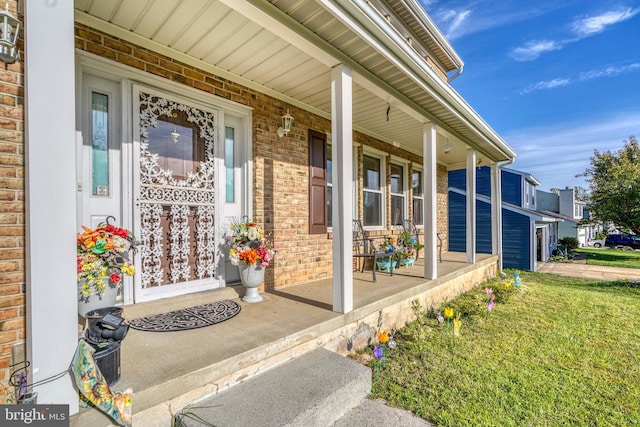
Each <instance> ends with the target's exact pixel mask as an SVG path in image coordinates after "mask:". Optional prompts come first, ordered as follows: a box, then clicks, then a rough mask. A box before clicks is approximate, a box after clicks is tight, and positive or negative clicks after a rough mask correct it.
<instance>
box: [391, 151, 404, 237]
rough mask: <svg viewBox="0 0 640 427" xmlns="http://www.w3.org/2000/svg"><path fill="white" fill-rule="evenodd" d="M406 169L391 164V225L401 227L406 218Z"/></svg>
mask: <svg viewBox="0 0 640 427" xmlns="http://www.w3.org/2000/svg"><path fill="white" fill-rule="evenodd" d="M404 182H405V177H404V167H403V166H402V165H398V164H395V163H391V225H392V226H401V225H402V220H404V219H405V218H406V212H405V209H406V208H405V206H406V205H407V204H406V197H405V194H404V191H405V187H406V186H405V183H404Z"/></svg>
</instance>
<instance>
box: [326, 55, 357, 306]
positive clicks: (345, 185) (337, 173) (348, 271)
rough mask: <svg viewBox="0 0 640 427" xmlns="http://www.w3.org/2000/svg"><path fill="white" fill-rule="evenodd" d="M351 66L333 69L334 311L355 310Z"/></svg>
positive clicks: (340, 66)
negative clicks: (352, 261)
mask: <svg viewBox="0 0 640 427" xmlns="http://www.w3.org/2000/svg"><path fill="white" fill-rule="evenodd" d="M352 85H353V81H352V77H351V69H350V68H349V67H347V66H346V65H344V64H339V65H337V66H335V67H334V68H333V69H332V70H331V138H332V139H331V154H332V157H333V177H332V179H333V211H332V214H333V311H336V312H338V313H348V312H350V311H352V310H353V268H352V263H351V259H352V256H353V244H352V239H353V231H352V230H353V222H352V220H353V214H352V207H353V195H352V185H353V184H352V182H351V180H352V178H351V177H352V176H353V154H352V153H353V151H352V150H353V149H352V141H353V125H352V120H353V117H352V97H353V95H352Z"/></svg>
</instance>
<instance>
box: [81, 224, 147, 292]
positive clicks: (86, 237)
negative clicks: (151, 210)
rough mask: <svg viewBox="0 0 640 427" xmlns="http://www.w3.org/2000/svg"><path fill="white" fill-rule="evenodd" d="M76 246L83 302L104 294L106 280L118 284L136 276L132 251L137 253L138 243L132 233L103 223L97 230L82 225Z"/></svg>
mask: <svg viewBox="0 0 640 427" xmlns="http://www.w3.org/2000/svg"><path fill="white" fill-rule="evenodd" d="M76 243H77V256H76V261H77V273H78V281H79V282H80V283H81V284H82V288H81V289H80V296H79V297H80V299H83V300H87V299H88V298H89V296H90V295H102V294H103V293H104V289H105V281H104V280H103V279H104V278H105V277H108V278H109V280H110V281H111V282H112V283H113V284H115V285H117V284H119V283H120V282H121V281H122V276H123V275H125V276H133V275H134V274H135V268H134V266H133V264H131V262H130V261H129V252H131V251H135V249H136V245H137V241H136V239H135V237H134V235H133V233H132V232H130V231H129V230H127V229H125V228H121V227H116V226H114V225H110V224H104V223H102V224H98V227H97V228H94V229H91V228H88V227H84V226H83V227H82V233H79V234H78V236H77V238H76Z"/></svg>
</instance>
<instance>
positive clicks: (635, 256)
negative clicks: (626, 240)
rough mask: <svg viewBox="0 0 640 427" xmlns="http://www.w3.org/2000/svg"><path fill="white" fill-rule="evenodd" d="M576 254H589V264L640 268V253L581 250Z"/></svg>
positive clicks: (611, 250)
mask: <svg viewBox="0 0 640 427" xmlns="http://www.w3.org/2000/svg"><path fill="white" fill-rule="evenodd" d="M576 252H582V253H585V254H587V264H592V265H605V266H609V267H624V268H640V252H639V251H623V250H620V249H610V248H602V249H594V248H580V249H577V250H576Z"/></svg>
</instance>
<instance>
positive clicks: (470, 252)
mask: <svg viewBox="0 0 640 427" xmlns="http://www.w3.org/2000/svg"><path fill="white" fill-rule="evenodd" d="M467 263H469V264H475V263H476V152H475V150H467Z"/></svg>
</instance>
